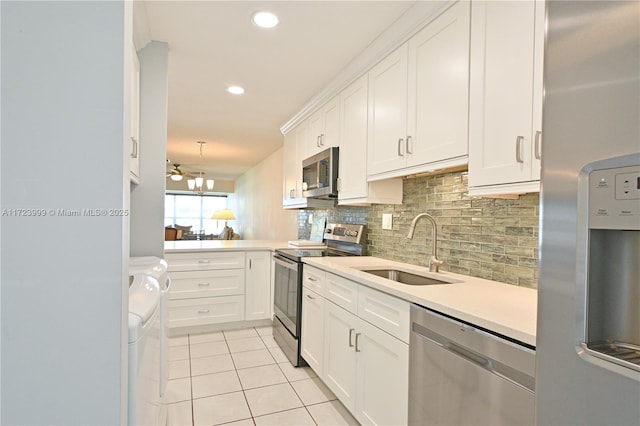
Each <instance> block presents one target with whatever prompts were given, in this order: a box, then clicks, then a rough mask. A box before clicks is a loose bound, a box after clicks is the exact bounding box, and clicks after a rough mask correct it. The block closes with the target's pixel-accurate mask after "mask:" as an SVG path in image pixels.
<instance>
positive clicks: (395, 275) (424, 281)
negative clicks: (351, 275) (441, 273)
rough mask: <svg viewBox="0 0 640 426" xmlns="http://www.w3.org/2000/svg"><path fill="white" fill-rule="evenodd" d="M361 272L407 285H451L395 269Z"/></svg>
mask: <svg viewBox="0 0 640 426" xmlns="http://www.w3.org/2000/svg"><path fill="white" fill-rule="evenodd" d="M362 272H366V273H367V274H372V275H376V276H378V277H382V278H386V279H388V280H392V281H396V282H399V283H401V284H407V285H436V284H451V283H449V282H446V281H440V280H436V279H435V278H430V277H425V276H423V275H417V274H412V273H411V272H405V271H400V270H397V269H363V270H362Z"/></svg>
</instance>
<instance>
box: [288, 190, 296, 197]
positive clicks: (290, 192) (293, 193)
mask: <svg viewBox="0 0 640 426" xmlns="http://www.w3.org/2000/svg"><path fill="white" fill-rule="evenodd" d="M295 192H296V190H295V188H294V189H290V190H289V198H296V195H295Z"/></svg>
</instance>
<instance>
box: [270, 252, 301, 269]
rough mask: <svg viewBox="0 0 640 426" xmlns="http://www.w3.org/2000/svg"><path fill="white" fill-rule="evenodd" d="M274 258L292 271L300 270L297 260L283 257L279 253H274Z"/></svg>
mask: <svg viewBox="0 0 640 426" xmlns="http://www.w3.org/2000/svg"><path fill="white" fill-rule="evenodd" d="M273 260H274V261H275V262H276V263H277V264H278V265H281V266H284V267H285V268H287V269H291V270H292V271H297V270H298V264H297V263H296V262H293V261H291V260H289V259H287V258H286V257H283V256H281V255H279V254H274V255H273Z"/></svg>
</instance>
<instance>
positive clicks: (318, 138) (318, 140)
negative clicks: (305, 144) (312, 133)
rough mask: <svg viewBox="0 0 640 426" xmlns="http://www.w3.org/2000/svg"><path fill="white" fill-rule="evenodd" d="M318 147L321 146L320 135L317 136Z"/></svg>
mask: <svg viewBox="0 0 640 426" xmlns="http://www.w3.org/2000/svg"><path fill="white" fill-rule="evenodd" d="M316 148H320V135H318V136H317V137H316Z"/></svg>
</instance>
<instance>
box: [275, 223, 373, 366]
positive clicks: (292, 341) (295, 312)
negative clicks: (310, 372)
mask: <svg viewBox="0 0 640 426" xmlns="http://www.w3.org/2000/svg"><path fill="white" fill-rule="evenodd" d="M365 229H366V226H365V225H354V224H338V223H329V224H327V226H326V228H325V230H324V241H325V242H326V244H327V246H326V248H324V249H312V248H308V249H295V248H291V249H278V250H276V252H275V254H274V255H273V259H274V261H275V283H274V307H273V311H274V313H275V316H274V318H273V338H274V339H275V341H276V342H277V343H278V345H279V346H280V348H281V349H282V351H283V352H284V353H285V354H286V355H287V358H289V360H290V361H291V363H292V364H293V365H294V366H295V367H301V366H305V365H307V363H306V361H305V360H304V359H303V358H302V356H301V355H300V331H301V327H300V321H301V308H302V269H303V265H304V264H303V261H302V259H303V258H305V257H323V256H364V255H365V254H366V237H365Z"/></svg>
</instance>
